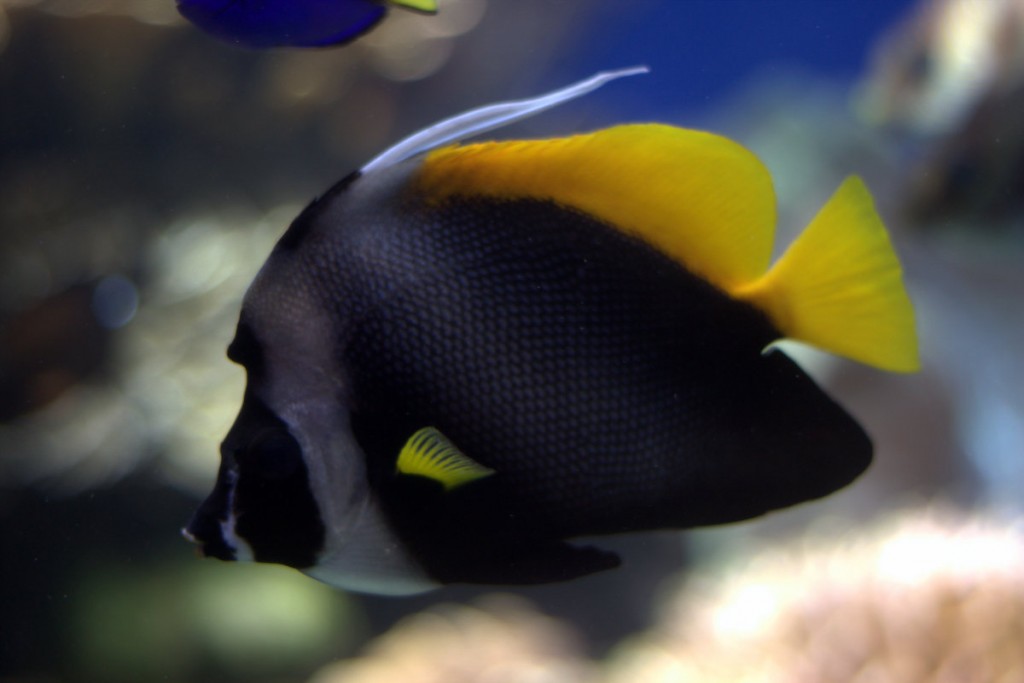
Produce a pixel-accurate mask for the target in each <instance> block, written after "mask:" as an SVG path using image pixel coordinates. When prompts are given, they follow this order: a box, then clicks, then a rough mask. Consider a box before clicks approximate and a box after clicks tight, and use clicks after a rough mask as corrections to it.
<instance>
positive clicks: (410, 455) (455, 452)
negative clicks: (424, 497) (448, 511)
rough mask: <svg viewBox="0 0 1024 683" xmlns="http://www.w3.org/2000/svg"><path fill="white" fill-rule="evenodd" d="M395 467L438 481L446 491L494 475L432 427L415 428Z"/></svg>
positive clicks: (405, 472)
mask: <svg viewBox="0 0 1024 683" xmlns="http://www.w3.org/2000/svg"><path fill="white" fill-rule="evenodd" d="M396 468H397V470H398V471H399V472H401V473H402V474H415V475H418V476H421V477H427V478H429V479H433V480H434V481H437V482H440V483H441V484H442V485H443V486H444V488H445V490H446V491H450V490H451V489H453V488H455V487H456V486H461V485H463V484H468V483H469V482H471V481H475V480H477V479H481V478H483V477H487V476H490V475H492V474H494V470H492V469H490V468H489V467H484V466H483V465H481V464H480V463H478V462H476V461H474V460H472V459H471V458H469V457H468V456H467V455H465V454H464V453H463V452H462V451H460V450H459V449H458V448H456V447H455V444H453V443H452V442H451V441H449V440H448V438H447V437H446V436H445V435H444V434H442V433H441V432H440V431H439V430H437V429H435V428H434V427H424V428H423V429H420V430H417V431H416V432H415V433H414V434H413V435H412V436H411V437H409V440H408V441H406V442H405V446H403V447H402V450H401V452H400V453H399V455H398V463H397V465H396Z"/></svg>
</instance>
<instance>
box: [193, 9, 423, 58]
mask: <svg viewBox="0 0 1024 683" xmlns="http://www.w3.org/2000/svg"><path fill="white" fill-rule="evenodd" d="M390 5H394V6H397V7H404V8H406V9H411V10H416V11H418V12H424V13H427V14H433V13H434V12H436V11H437V2H436V0H178V11H179V12H181V14H182V16H184V17H185V18H186V19H188V20H189V21H191V22H192V23H193V24H195V25H196V26H198V27H200V28H201V29H203V30H204V31H206V32H208V33H212V34H213V35H215V36H217V37H219V38H222V39H224V40H227V41H228V42H232V43H237V44H240V45H245V46H247V47H254V48H267V47H327V46H331V45H342V44H344V43H347V42H349V41H351V40H354V39H356V38H358V37H359V36H361V35H363V34H364V33H366V32H367V31H369V30H370V29H372V28H373V27H374V26H376V25H377V24H378V23H379V22H380V21H381V19H383V18H384V16H385V15H386V14H387V12H388V6H390Z"/></svg>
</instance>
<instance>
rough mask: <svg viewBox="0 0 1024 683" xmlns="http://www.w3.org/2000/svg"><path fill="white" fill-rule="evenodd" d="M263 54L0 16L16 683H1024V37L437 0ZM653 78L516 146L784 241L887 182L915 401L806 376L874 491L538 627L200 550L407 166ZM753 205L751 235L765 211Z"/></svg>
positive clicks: (857, 20)
mask: <svg viewBox="0 0 1024 683" xmlns="http://www.w3.org/2000/svg"><path fill="white" fill-rule="evenodd" d="M439 7H440V12H439V13H438V14H437V15H436V16H433V17H427V16H417V15H414V14H412V13H406V12H397V11H396V12H392V13H391V15H390V16H389V18H388V19H386V20H385V22H384V23H383V24H382V25H381V26H380V27H379V28H378V29H377V30H375V31H373V32H372V33H370V34H368V35H367V36H365V37H363V38H362V39H360V40H358V41H356V42H355V43H353V44H350V45H348V46H346V47H342V48H340V49H326V50H271V51H252V50H245V49H240V48H236V47H234V46H232V45H229V44H225V43H222V42H219V41H217V40H216V39H214V38H211V37H209V36H207V35H206V34H204V33H202V32H200V31H199V30H198V29H196V28H194V27H192V26H190V25H188V24H186V23H185V22H184V20H182V19H181V18H180V17H179V16H178V15H177V12H176V10H175V6H174V1H173V0H0V538H2V539H3V540H2V546H0V547H2V555H0V616H2V618H0V681H2V682H3V683H35V682H50V681H69V682H78V681H83V682H91V681H104V682H114V683H116V682H119V681H189V682H191V681H195V682H200V681H229V682H230V681H268V682H269V681H274V682H278V681H280V682H293V681H294V682H302V681H312V682H315V683H339V682H347V681H354V682H357V683H362V682H364V681H366V682H368V681H403V682H412V683H415V682H418V681H423V682H428V681H429V682H433V681H438V682H440V681H446V682H456V683H458V682H460V681H467V682H468V681H480V682H485V681H486V682H487V683H496V682H505V681H509V682H511V681H528V682H531V683H534V682H536V683H546V682H548V681H551V682H555V681H559V682H561V681H568V682H570V683H571V682H577V681H579V682H584V681H586V682H591V681H595V682H596V681H606V682H618V681H622V682H626V681H630V682H632V681H647V680H650V681H691V680H692V681H740V680H743V681H780V682H781V681H828V680H842V681H1005V682H1010V681H1024V526H1022V523H1021V521H1020V513H1021V508H1022V505H1024V352H1022V349H1024V315H1022V301H1024V260H1022V257H1024V201H1022V198H1024V116H1022V115H1021V111H1022V106H1024V0H898V1H897V0H889V1H887V2H873V1H865V0H717V1H716V0H628V1H627V0H439ZM633 64H646V65H648V66H650V67H651V70H652V72H651V73H650V74H649V75H647V76H643V77H637V78H632V79H628V80H625V81H620V82H616V83H614V84H612V85H610V86H608V87H606V88H604V89H602V90H601V91H599V92H597V93H595V94H593V95H590V96H588V97H586V98H584V99H582V100H577V101H574V102H572V103H570V104H568V105H566V106H563V107H560V108H558V109H555V110H553V111H551V112H548V113H545V114H543V115H541V116H538V117H536V118H533V119H530V120H529V121H526V122H523V123H521V124H518V125H516V126H514V127H512V128H510V129H507V130H502V131H500V133H501V136H503V137H507V136H550V135H562V134H569V133H572V132H577V131H582V130H588V129H595V128H598V127H602V126H606V125H610V124H613V123H617V122H623V121H648V120H656V121H663V122H668V123H673V124H676V125H681V126H686V127H697V128H706V129H710V130H714V131H716V132H720V133H724V134H727V135H729V136H731V137H733V138H735V139H737V140H739V141H740V142H742V143H744V144H745V145H747V146H748V147H750V148H752V149H753V150H754V151H755V152H757V153H758V154H759V155H760V156H761V157H762V159H763V160H764V161H765V162H766V163H767V164H768V166H769V167H770V168H771V170H772V172H773V175H774V178H775V180H776V186H777V187H776V189H777V192H778V194H779V202H780V207H779V213H780V218H779V229H780V232H781V233H782V235H783V240H782V242H783V243H785V238H786V237H787V236H789V237H791V236H792V235H793V234H795V232H796V231H797V230H799V229H800V228H802V227H803V226H804V225H805V224H806V222H807V220H808V219H809V218H810V217H811V215H812V214H813V212H814V211H815V210H816V209H817V208H818V207H819V206H821V204H822V203H823V202H824V200H825V199H826V198H827V197H828V196H829V194H830V193H831V191H832V190H833V189H834V188H835V187H836V186H837V185H838V183H839V181H840V180H841V179H842V178H843V177H844V176H845V175H847V174H849V173H857V174H860V175H861V176H863V177H864V178H865V180H866V181H867V183H868V185H869V186H870V187H871V188H872V190H873V191H874V193H875V196H876V199H877V201H878V204H879V209H880V212H881V214H882V215H883V217H884V218H885V219H886V222H887V224H888V226H889V228H890V230H891V231H892V233H893V238H894V241H895V243H896V246H897V249H898V251H899V252H900V254H901V256H902V258H903V260H904V264H905V269H906V274H907V280H908V284H909V288H910V291H911V295H912V297H913V298H914V300H915V303H916V305H917V312H918V318H919V330H920V335H921V342H922V351H923V357H924V369H923V371H922V372H920V373H918V374H916V375H911V376H898V375H887V374H884V373H881V372H876V371H873V370H870V369H867V368H864V367H861V366H856V365H854V364H852V363H848V362H845V361H840V360H836V359H833V358H831V357H825V356H823V355H820V354H817V353H813V352H810V351H807V350H805V349H797V350H795V351H794V353H795V354H797V355H798V357H799V358H800V360H801V362H802V363H803V364H804V365H805V366H806V367H809V368H811V369H812V370H813V373H814V374H815V375H816V376H817V377H818V378H819V379H820V380H821V381H822V382H823V383H824V384H825V385H827V387H828V388H829V390H830V392H831V393H832V394H833V395H835V396H836V397H837V398H838V399H839V401H840V402H841V403H842V404H844V405H845V406H847V407H848V409H849V410H850V411H851V412H852V413H853V414H854V415H856V416H857V417H858V418H859V419H860V420H861V421H862V423H863V424H864V425H865V427H866V428H867V430H868V431H869V433H871V434H872V436H873V437H874V439H875V442H876V460H875V463H874V465H873V466H872V468H871V469H870V470H869V472H868V473H867V474H866V475H865V476H864V477H863V478H861V479H860V480H859V481H857V482H856V483H855V484H854V485H853V486H851V487H849V488H847V489H845V490H843V491H841V492H839V493H838V494H837V495H834V496H832V497H830V498H828V499H826V500H823V501H819V502H815V503H811V504H807V505H803V506H799V507H797V508H795V509H792V510H787V511H783V512H780V513H775V514H771V515H769V516H767V517H766V518H764V519H761V520H756V521H753V522H749V523H744V524H740V525H734V526H731V527H727V528H718V529H708V530H700V531H694V532H690V533H685V534H683V533H655V534H647V535H638V536H633V537H627V538H621V539H613V540H611V541H609V543H608V545H609V546H610V547H614V548H615V549H617V550H620V551H621V552H622V553H623V555H624V559H625V565H624V567H623V568H622V569H619V570H616V571H613V572H607V573H603V574H598V575H595V576H592V577H588V578H584V579H581V580H577V581H575V582H572V583H567V584H562V585H553V586H545V587H537V588H531V589H521V590H519V589H517V590H505V589H495V588H487V587H452V588H446V589H443V590H440V591H437V592H434V593H430V594H426V595H423V596H417V597H414V598H398V599H395V598H382V597H369V596H360V595H347V594H344V593H342V592H338V591H335V590H333V589H331V588H328V587H326V586H323V585H320V584H318V583H316V582H315V581H313V580H311V579H308V578H306V577H304V576H302V575H300V574H298V573H297V572H294V571H292V570H288V569H285V568H281V567H276V566H264V565H260V566H253V565H237V564H226V563H220V562H217V561H214V560H205V561H200V560H199V559H197V558H196V557H195V556H194V554H193V550H192V548H191V547H190V546H189V545H188V544H187V543H185V542H184V541H183V539H182V538H181V537H180V534H179V529H180V528H181V526H183V525H184V523H185V522H186V521H187V520H188V519H189V517H190V515H191V514H192V512H193V510H194V508H195V506H196V505H197V503H198V502H199V501H200V500H201V498H202V497H203V496H204V495H205V493H206V492H207V490H208V487H209V485H210V484H211V482H212V481H213V478H214V474H215V471H216V467H217V464H218V452H217V446H218V443H219V441H220V438H221V437H222V435H223V434H224V433H225V431H226V429H227V427H228V426H229V425H230V423H231V421H232V419H233V417H234V415H235V413H236V411H237V408H238V404H239V400H240V397H241V392H242V387H243V382H244V376H243V372H242V370H241V369H240V368H239V367H237V366H235V365H233V364H231V363H229V362H228V361H227V360H226V359H225V357H224V349H225V347H226V345H227V343H228V341H230V339H231V336H232V333H233V327H234V323H235V318H236V316H237V312H238V307H239V301H240V297H241V295H242V293H243V291H244V289H245V287H246V285H247V284H248V282H249V280H250V279H251V277H252V276H253V275H254V274H255V272H256V270H257V269H258V267H259V266H260V265H261V263H262V262H263V260H264V258H265V256H266V254H267V253H268V252H269V250H270V248H271V246H272V245H273V243H274V241H275V240H276V238H277V237H278V236H279V235H280V234H281V232H282V231H283V230H284V228H285V227H286V226H287V224H288V223H289V221H290V220H291V219H292V218H293V217H294V216H295V215H296V214H297V213H298V211H299V210H300V209H301V208H302V207H303V205H304V204H305V203H306V202H308V201H309V200H310V199H311V198H312V197H313V196H315V195H316V194H317V193H319V192H321V191H323V190H325V189H326V188H327V187H329V186H330V185H331V184H332V183H333V182H334V181H335V180H337V179H338V178H340V177H342V176H343V175H345V174H347V173H348V172H349V171H350V170H352V169H354V168H357V167H358V166H360V165H361V164H362V163H363V162H365V161H366V160H368V159H369V158H370V157H371V156H373V155H374V154H375V153H376V152H378V151H380V150H382V149H383V148H385V147H386V146H388V145H389V144H391V143H392V142H394V141H396V140H397V139H399V138H400V137H402V136H403V135H405V134H407V133H409V132H412V131H414V130H416V129H418V128H420V127H422V126H425V125H428V124H429V123H432V122H434V121H436V120H438V119H440V118H443V117H445V116H448V115H451V114H453V113H456V112H459V111H462V110H465V109H468V108H470V107H473V106H477V105H480V104H484V103H489V102H493V101H499V100H504V99H513V98H517V97H525V96H530V95H535V94H538V93H540V92H544V91H546V90H549V89H552V88H554V87H558V86H561V85H564V84H567V83H569V82H571V81H574V80H577V79H579V78H582V77H585V76H587V75H590V74H591V73H593V72H595V71H599V70H603V69H610V68H616V67H623V66H629V65H633ZM737 201H742V198H737Z"/></svg>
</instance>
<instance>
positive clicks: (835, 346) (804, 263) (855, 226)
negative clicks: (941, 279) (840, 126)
mask: <svg viewBox="0 0 1024 683" xmlns="http://www.w3.org/2000/svg"><path fill="white" fill-rule="evenodd" d="M731 294H732V295H733V296H735V297H737V298H740V299H744V300H747V301H749V302H750V303H752V304H754V305H755V306H757V307H758V308H760V309H761V310H763V311H765V312H766V313H767V314H768V316H769V317H770V318H771V320H772V322H773V323H774V324H775V326H776V327H777V328H778V329H779V331H781V332H782V333H783V334H784V335H785V336H786V337H788V338H790V339H796V340H799V341H803V342H806V343H808V344H812V345H813V346H817V347H819V348H821V349H823V350H826V351H830V352H832V353H836V354H838V355H841V356H846V357H847V358H852V359H853V360H857V361H860V362H862V363H866V364H867V365H872V366H874V367H877V368H880V369H883V370H890V371H894V372H912V371H914V370H917V369H918V367H919V365H920V361H919V359H918V346H917V333H916V330H915V327H914V311H913V307H912V306H911V303H910V298H909V297H908V296H907V292H906V289H905V288H904V286H903V277H902V270H901V268H900V264H899V260H898V259H897V257H896V253H895V252H894V251H893V248H892V244H891V243H890V242H889V236H888V234H887V233H886V230H885V226H884V225H883V224H882V221H881V219H880V218H879V217H878V214H877V213H876V212H875V207H874V202H873V201H872V199H871V194H870V193H869V192H868V189H867V188H866V187H865V186H864V183H863V182H861V180H860V179H859V178H857V177H850V178H847V179H846V180H845V181H844V182H843V184H842V185H840V187H839V189H838V190H836V192H835V194H833V195H832V197H831V199H829V201H828V203H826V204H825V206H824V207H823V208H822V209H821V211H820V212H819V213H818V215H817V216H815V218H814V220H813V221H811V224H810V225H809V226H807V229H806V230H805V231H804V232H803V233H802V234H801V235H800V236H799V237H798V238H797V240H796V241H795V242H794V243H793V244H792V245H791V246H790V248H789V249H788V250H787V251H786V253H785V254H783V256H782V258H780V259H779V260H778V262H777V263H775V265H774V266H773V267H772V268H771V270H769V271H768V272H767V273H766V274H765V275H764V276H763V277H761V278H759V279H757V280H755V281H753V282H751V283H749V284H747V285H742V286H740V287H737V288H735V289H734V290H733V291H731Z"/></svg>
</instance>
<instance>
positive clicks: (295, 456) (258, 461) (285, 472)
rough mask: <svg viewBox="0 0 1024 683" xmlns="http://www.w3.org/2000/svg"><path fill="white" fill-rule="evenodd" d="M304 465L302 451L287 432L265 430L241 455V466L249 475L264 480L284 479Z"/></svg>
mask: <svg viewBox="0 0 1024 683" xmlns="http://www.w3.org/2000/svg"><path fill="white" fill-rule="evenodd" d="M301 463H302V449H301V448H300V447H299V444H298V442H297V441H296V440H295V438H294V437H292V435H291V434H289V433H288V432H287V431H284V430H280V429H274V430H264V431H262V432H260V433H259V434H257V435H256V437H255V438H254V439H253V440H252V441H251V442H250V443H249V445H248V447H246V449H245V451H244V452H243V453H241V454H239V464H240V465H241V466H242V468H243V469H244V470H245V471H246V472H247V473H248V472H251V473H253V474H255V475H257V476H259V477H261V478H263V479H284V478H286V477H288V476H290V475H291V474H292V473H293V472H295V470H296V469H298V467H299V465H300V464H301Z"/></svg>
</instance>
